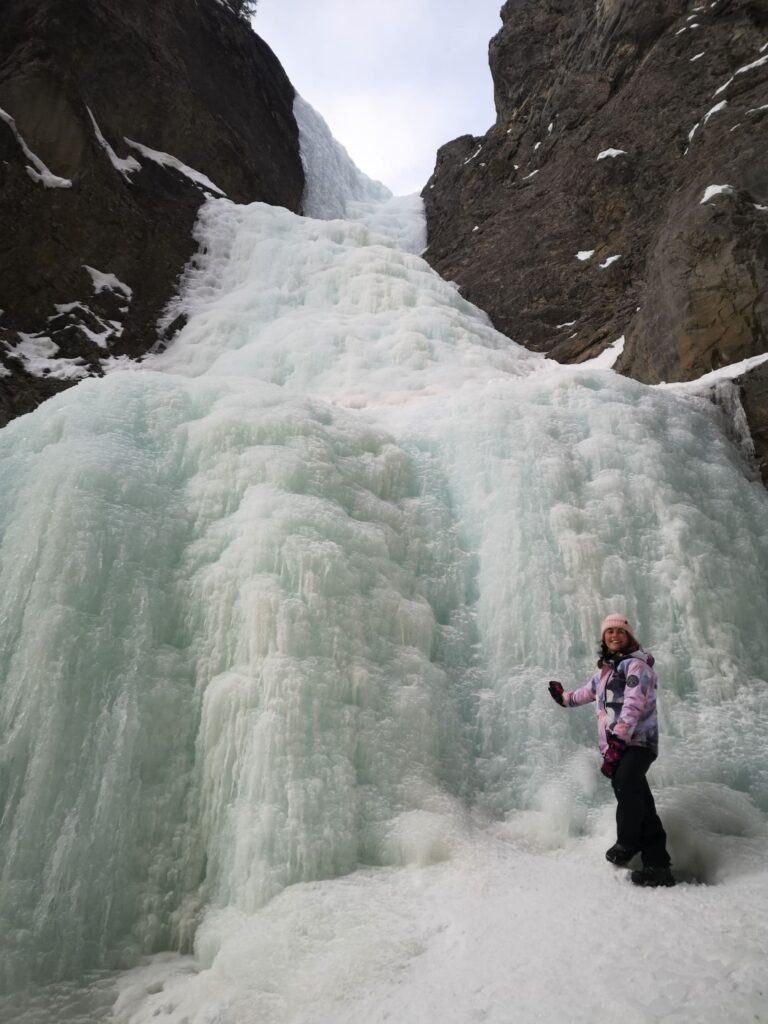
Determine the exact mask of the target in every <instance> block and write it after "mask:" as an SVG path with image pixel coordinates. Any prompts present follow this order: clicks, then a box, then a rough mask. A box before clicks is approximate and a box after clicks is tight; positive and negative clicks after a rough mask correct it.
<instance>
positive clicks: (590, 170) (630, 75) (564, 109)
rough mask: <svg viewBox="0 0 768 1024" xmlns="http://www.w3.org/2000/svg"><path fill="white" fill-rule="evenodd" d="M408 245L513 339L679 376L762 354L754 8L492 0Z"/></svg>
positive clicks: (767, 256)
mask: <svg viewBox="0 0 768 1024" xmlns="http://www.w3.org/2000/svg"><path fill="white" fill-rule="evenodd" d="M501 17H502V21H503V27H502V29H501V31H500V32H499V33H498V35H496V37H495V38H494V39H493V40H492V41H491V44H490V65H491V72H492V74H493V79H494V85H495V99H496V109H497V121H496V124H495V125H494V127H493V128H492V129H491V130H490V131H489V132H488V134H487V135H486V136H485V137H483V138H473V137H471V136H464V137H462V138H459V139H456V140H454V141H453V142H451V143H448V145H446V146H444V147H442V149H441V150H440V151H439V153H438V157H437V164H436V167H435V171H434V174H433V176H432V178H431V179H430V181H429V182H428V184H427V186H426V187H425V189H424V192H423V196H424V199H425V202H426V208H427V223H428V232H429V248H428V251H427V258H428V260H429V261H430V262H431V263H432V265H433V266H434V267H435V268H436V269H437V270H438V271H439V272H440V273H441V274H442V275H443V276H444V277H447V278H449V279H450V280H453V281H455V282H456V283H457V284H458V285H459V287H460V289H461V291H462V293H463V294H464V295H465V296H466V297H467V298H469V299H470V300H471V301H472V302H475V303H476V304H477V305H479V306H480V307H482V308H483V309H485V310H486V311H487V312H488V313H489V315H490V316H491V319H492V320H493V322H494V324H495V326H496V327H497V328H498V329H499V330H501V331H503V332H504V333H505V334H507V335H508V336H509V337H511V338H514V339H515V340H516V341H518V342H520V343H522V344H524V345H526V346H528V347H529V348H532V349H534V350H537V351H541V352H546V353H547V354H548V355H550V356H552V357H553V358H555V359H557V360H560V361H562V362H578V361H581V360H584V359H587V358H590V357H592V356H595V355H597V354H598V353H599V352H600V351H602V349H604V348H605V347H606V346H607V345H608V344H610V343H612V342H614V341H615V340H617V339H618V338H619V337H620V336H622V335H623V336H624V337H625V339H626V341H625V346H624V352H623V355H622V356H621V358H620V360H619V362H618V364H617V366H616V369H618V370H619V372H621V373H625V374H627V375H629V376H632V377H635V378H637V379H639V380H642V381H645V382H648V383H655V382H658V381H662V380H667V381H680V380H690V379H693V378H695V377H698V376H700V375H701V374H702V373H704V372H707V371H709V370H712V369H715V368H717V367H720V366H723V365H726V364H729V363H733V362H737V361H739V360H741V359H744V358H746V357H748V356H752V355H755V354H758V353H762V352H765V351H767V350H768V160H766V153H767V152H768V132H767V131H766V129H767V128H768V45H766V41H767V40H768V35H767V34H766V32H767V30H768V4H766V3H765V2H764V0H714V2H712V0H706V2H705V0H700V2H687V0H595V2H593V3H589V4H576V3H573V2H572V0H507V2H506V3H505V4H504V6H503V8H502V10H501Z"/></svg>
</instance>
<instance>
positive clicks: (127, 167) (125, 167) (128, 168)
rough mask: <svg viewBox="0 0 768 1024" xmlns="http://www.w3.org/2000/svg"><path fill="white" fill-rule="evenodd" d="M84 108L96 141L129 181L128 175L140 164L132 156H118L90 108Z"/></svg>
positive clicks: (113, 164) (138, 168) (139, 168)
mask: <svg viewBox="0 0 768 1024" xmlns="http://www.w3.org/2000/svg"><path fill="white" fill-rule="evenodd" d="M85 109H86V110H87V111H88V116H89V117H90V119H91V124H92V125H93V130H94V133H95V135H96V139H97V140H98V143H99V145H100V146H101V148H102V149H103V150H104V152H105V153H106V154H107V156H108V157H109V162H110V163H111V164H112V166H113V167H114V168H115V170H116V171H118V172H119V173H120V174H122V176H123V177H124V178H125V180H126V181H130V180H131V179H130V175H131V174H132V173H133V172H134V171H140V170H141V164H140V163H139V161H138V160H137V159H136V158H135V157H133V156H129V157H126V158H125V159H124V158H122V157H119V156H118V155H117V153H115V151H114V149H112V147H111V146H110V144H109V143H108V142H107V140H106V139H105V138H104V136H103V135H102V132H101V129H100V128H99V126H98V124H97V122H96V118H95V117H94V116H93V112H92V110H91V108H90V107H88V106H86V108H85Z"/></svg>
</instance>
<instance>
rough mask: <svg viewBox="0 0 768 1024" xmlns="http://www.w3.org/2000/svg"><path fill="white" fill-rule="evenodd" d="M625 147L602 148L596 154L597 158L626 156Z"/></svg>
mask: <svg viewBox="0 0 768 1024" xmlns="http://www.w3.org/2000/svg"><path fill="white" fill-rule="evenodd" d="M626 155H627V151H626V149H604V150H603V151H602V152H601V153H598V154H597V159H598V160H606V159H607V158H608V157H614V158H615V157H617V156H626Z"/></svg>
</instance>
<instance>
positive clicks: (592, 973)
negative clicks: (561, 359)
mask: <svg viewBox="0 0 768 1024" xmlns="http://www.w3.org/2000/svg"><path fill="white" fill-rule="evenodd" d="M297 113H298V114H299V119H300V123H301V127H302V133H303V134H302V139H303V142H302V145H303V149H304V152H305V157H306V154H308V153H314V154H315V156H314V157H313V158H309V157H307V168H308V175H309V178H310V187H311V194H313V195H314V196H315V197H316V198H317V197H319V199H318V202H322V204H324V208H325V214H324V215H328V216H331V215H332V216H337V215H338V214H343V215H344V218H343V219H313V218H309V217H305V218H299V217H296V216H294V215H293V214H291V213H289V212H288V211H286V210H281V209H275V208H270V207H266V206H263V205H259V204H256V205H253V206H249V207H238V206H235V205H234V204H232V203H230V202H229V201H228V200H226V199H212V200H210V201H209V202H208V203H206V205H205V207H204V208H203V211H202V213H201V217H200V219H199V222H198V226H197V232H198V237H199V241H200V243H201V248H200V255H199V257H198V258H197V259H196V261H195V263H194V264H193V266H191V267H190V268H189V270H188V273H187V275H186V278H185V280H184V282H183V287H182V290H181V294H180V296H179V299H178V303H177V304H176V306H175V308H174V309H173V310H171V311H170V312H169V317H170V318H173V317H175V316H176V315H177V314H178V313H181V312H183V313H185V314H186V316H187V318H188V320H187V323H186V326H185V327H184V328H183V330H182V331H181V332H180V334H179V335H178V336H177V337H176V339H175V340H174V342H173V343H172V345H171V346H170V347H169V348H168V349H167V350H166V351H165V352H162V353H158V354H157V355H155V356H154V357H153V358H152V359H151V360H148V361H145V363H144V364H143V366H142V368H140V369H135V368H134V369H133V370H132V371H131V372H120V371H119V370H116V371H115V372H113V373H111V374H110V375H109V376H108V377H107V378H106V379H105V380H101V381H99V380H88V381H84V382H83V383H82V384H80V385H78V386H77V387H76V388H74V389H72V390H70V391H68V392H66V393H64V394H62V395H59V396H57V397H55V398H54V399H51V400H50V401H49V402H47V403H45V405H43V406H42V407H41V408H40V409H38V410H37V411H36V412H35V413H34V414H32V415H30V416H27V417H23V418H22V419H20V420H18V421H15V422H14V423H12V424H11V425H10V426H9V427H8V428H6V429H5V430H3V431H2V432H1V433H0V463H2V469H1V470H0V472H2V479H3V481H4V486H3V488H2V491H1V492H0V527H1V528H2V530H3V538H4V540H3V560H2V562H1V563H0V658H1V659H2V661H0V679H2V700H1V701H0V772H1V773H2V775H1V776H0V783H2V785H3V792H4V794H5V796H4V801H5V803H4V813H3V817H2V820H1V821H0V847H1V854H2V856H1V859H0V894H2V908H0V912H1V913H2V915H3V920H2V928H1V929H0V945H2V949H0V954H1V956H0V970H1V971H2V974H0V980H2V981H3V983H4V984H5V986H6V987H10V988H16V989H19V988H21V989H22V990H23V991H22V994H18V992H17V994H15V995H11V996H6V997H4V999H3V1001H0V1019H2V1020H4V1021H6V1020H7V1021H14V1022H18V1024H32V1022H35V1024H51V1022H53V1021H56V1022H61V1024H74V1022H80V1024H84V1022H95V1021H106V1020H114V1021H117V1022H121V1024H149V1022H157V1021H164V1022H167V1024H214V1022H216V1024H310V1022H312V1024H350V1022H352V1021H355V1022H357V1021H360V1022H362V1021H365V1022H366V1024H368V1022H384V1021H392V1020H399V1021H401V1022H403V1024H409V1022H422V1021H423V1022H430V1024H432V1022H438V1021H439V1022H441V1024H442V1022H446V1024H451V1022H456V1024H459V1022H461V1024H464V1022H472V1021H485V1022H489V1024H509V1022H513V1021H514V1022H518V1021H519V1022H527V1021H544V1022H560V1021H564V1020H566V1021H582V1020H583V1021H590V1022H595V1021H597V1022H601V1021H606V1022H607V1021H614V1020H615V1019H617V1018H619V1019H621V1020H623V1021H627V1022H656V1021H665V1022H673V1021H679V1022H683V1021H697V1022H698V1021H705V1022H713V1024H714V1022H718V1024H719V1022H721V1021H723V1020H728V1021H744V1022H746V1021H754V1020H762V1019H765V1018H766V1017H767V1016H768V993H767V992H766V985H765V978H766V972H765V967H764V965H765V962H766V954H767V953H768V927H767V925H766V921H768V914H767V913H766V911H768V906H767V904H768V861H767V859H766V854H768V828H767V821H766V811H768V681H767V679H766V668H765V666H766V664H767V663H768V634H767V633H766V630H765V622H766V621H768V588H766V585H765V583H766V578H767V575H768V517H767V516H766V512H767V511H768V496H767V495H766V492H765V491H764V489H763V488H762V486H761V485H760V483H759V482H758V481H756V480H753V479H750V477H749V474H748V466H747V464H746V462H745V460H744V455H743V453H742V451H741V449H740V448H739V447H737V446H736V445H734V444H733V443H732V442H731V441H729V440H728V439H727V437H726V435H725V433H724V431H723V429H722V427H723V423H722V419H721V418H722V416H723V413H722V411H721V410H719V409H718V408H717V407H716V406H714V405H712V404H711V403H710V402H709V400H708V398H707V397H706V394H704V395H699V394H697V393H696V391H695V389H690V388H689V389H674V388H648V387H645V386H644V385H641V384H638V383H637V382H634V381H631V380H627V379H625V378H621V377H618V376H617V375H615V374H614V373H613V372H612V371H611V369H610V368H609V367H608V366H607V365H606V364H607V362H608V360H607V359H606V360H597V361H595V362H594V363H593V364H591V365H585V366H582V367H560V366H557V365H556V364H553V363H552V362H550V361H548V360H545V359H543V358H542V357H541V356H538V355H534V354H531V353H529V352H527V351H526V350H524V349H522V348H520V347H518V346H516V345H514V344H512V345H511V344H510V343H509V341H508V340H507V339H505V338H503V337H501V336H500V335H498V334H497V333H496V332H495V331H494V330H493V328H492V327H491V326H490V324H489V322H488V319H487V317H485V315H484V314H482V313H481V312H480V311H478V310H476V309H475V308H474V307H472V306H471V305H469V304H468V303H466V302H465V301H464V300H463V299H462V298H461V296H460V295H459V294H458V291H457V290H456V288H455V287H454V286H453V285H451V284H450V283H447V282H444V281H442V280H441V279H440V278H439V277H437V275H435V274H434V273H433V271H432V270H431V269H430V268H429V267H428V266H427V265H426V264H425V263H424V262H423V261H422V260H421V259H420V258H419V257H418V255H417V253H418V252H419V251H420V249H421V247H422V245H423V218H422V217H421V213H420V204H419V201H418V199H416V198H415V197H410V198H405V199H403V198H400V199H393V198H392V197H390V196H389V195H388V194H387V193H386V191H381V189H380V186H378V185H377V184H376V183H371V182H369V180H368V179H365V178H364V176H362V177H356V175H357V174H358V173H359V172H356V170H355V169H354V168H350V167H346V170H345V173H344V174H343V175H340V174H339V166H340V165H339V161H340V160H341V159H342V156H340V154H339V149H338V148H337V147H336V146H334V144H333V142H332V140H329V139H328V138H326V137H321V135H322V133H323V132H324V128H323V126H322V123H321V122H319V121H318V120H317V119H316V115H315V116H314V117H313V116H310V115H308V114H307V112H306V110H304V109H303V108H302V107H301V105H300V104H299V107H298V108H297ZM313 133H314V136H315V137H314V140H313V139H312V138H308V137H307V136H308V134H309V136H312V135H313ZM313 161H314V162H313ZM350 183H351V184H350ZM334 189H335V190H336V191H334ZM316 212H319V213H321V214H323V210H322V209H320V210H318V211H316ZM618 345H619V343H618V342H617V348H618ZM611 610H616V611H622V612H625V613H626V614H627V615H628V616H629V618H630V620H631V621H632V622H633V623H634V624H635V625H636V629H637V632H638V634H639V637H640V639H641V640H642V641H643V642H644V643H645V644H646V646H648V647H649V648H651V649H652V650H653V651H654V653H655V655H656V657H657V667H658V670H659V675H660V683H661V695H660V705H661V726H662V748H661V756H660V758H659V761H658V763H657V764H656V765H655V766H654V767H653V769H652V772H651V778H652V785H653V788H654V791H655V792H656V794H657V802H658V805H659V808H660V812H661V815H662V818H663V820H664V823H665V826H666V828H667V831H668V833H669V838H670V850H671V853H672V856H673V859H674V865H675V870H676V872H677V875H678V879H679V883H680V884H679V885H678V886H677V887H676V888H675V889H670V890H657V891H648V890H638V889H635V888H634V887H633V886H632V885H631V884H630V883H629V879H628V875H627V872H625V871H618V870H616V869H614V868H612V867H611V866H609V865H608V864H607V863H606V862H605V860H604V858H603V852H604V850H605V849H606V847H607V846H609V845H611V843H612V842H613V841H614V839H615V835H614V826H613V797H612V794H611V791H610V786H609V785H608V784H607V782H606V781H605V780H604V779H603V778H602V777H601V776H600V775H599V772H598V763H599V762H598V757H597V754H596V748H595V740H594V717H593V715H592V713H591V711H590V709H589V708H584V709H580V710H579V709H575V710H572V711H568V712H566V711H564V710H561V709H559V708H558V707H557V706H556V705H554V704H553V703H552V701H551V700H550V698H549V696H548V694H547V691H546V682H547V680H548V679H550V678H561V679H563V681H564V682H566V684H568V685H569V684H571V683H573V682H576V681H579V682H580V681H583V680H584V679H585V678H587V677H588V676H589V675H591V672H592V670H593V665H594V642H595V639H596V636H595V634H596V630H597V627H598V623H599V622H600V619H601V617H602V615H603V614H604V613H605V612H607V611H611ZM184 945H186V946H187V947H188V948H189V949H190V950H191V952H190V953H189V954H188V955H185V956H179V955H177V954H174V953H170V952H168V951H169V950H173V949H178V948H179V946H184ZM151 952H154V953H155V954H156V955H154V956H148V955H147V954H149V953H151ZM61 977H64V978H66V979H70V980H67V981H66V982H64V983H57V984H49V985H45V984H44V982H46V981H50V980H51V979H55V978H61Z"/></svg>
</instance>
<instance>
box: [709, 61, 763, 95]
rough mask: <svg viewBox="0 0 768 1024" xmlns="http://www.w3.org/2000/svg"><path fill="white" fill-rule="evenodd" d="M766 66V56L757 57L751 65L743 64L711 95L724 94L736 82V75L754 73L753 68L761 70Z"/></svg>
mask: <svg viewBox="0 0 768 1024" xmlns="http://www.w3.org/2000/svg"><path fill="white" fill-rule="evenodd" d="M766 64H768V54H766V55H765V57H759V58H758V59H757V60H753V61H752V63H751V64H745V65H744V66H743V67H740V68H737V69H736V71H734V73H733V74H732V75H731V77H730V78H729V79H728V81H727V82H725V83H724V84H723V85H721V86H720V87H719V88H717V89H715V91H714V93H713V95H714V96H719V94H720V93H721V92H724V91H725V90H726V89H727V88H728V86H729V85H732V84H733V82H735V81H736V76H737V75H745V74H746V73H747V72H748V71H754V70H755V68H761V67H764V66H765V65H766Z"/></svg>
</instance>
